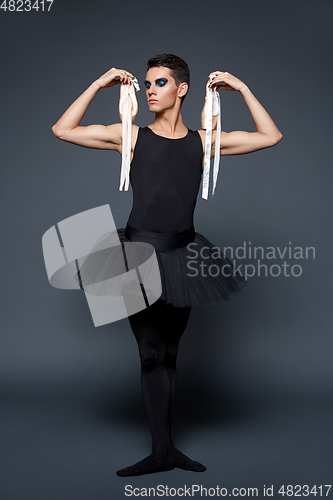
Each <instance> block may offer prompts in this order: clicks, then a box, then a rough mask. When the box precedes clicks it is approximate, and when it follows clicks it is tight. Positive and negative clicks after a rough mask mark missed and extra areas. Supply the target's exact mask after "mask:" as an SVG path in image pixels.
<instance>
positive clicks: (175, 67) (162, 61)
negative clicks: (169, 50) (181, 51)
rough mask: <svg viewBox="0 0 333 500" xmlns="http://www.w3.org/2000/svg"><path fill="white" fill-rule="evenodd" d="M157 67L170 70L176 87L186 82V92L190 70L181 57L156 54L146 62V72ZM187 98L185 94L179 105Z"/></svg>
mask: <svg viewBox="0 0 333 500" xmlns="http://www.w3.org/2000/svg"><path fill="white" fill-rule="evenodd" d="M157 66H164V67H166V68H169V69H170V70H171V76H172V78H174V80H175V83H176V85H177V87H178V85H180V84H181V83H183V82H186V83H187V85H188V90H189V88H190V69H189V67H188V65H187V64H186V62H185V61H184V59H182V58H181V57H178V56H175V55H174V54H158V55H157V56H155V57H152V58H151V59H149V61H148V62H147V71H148V70H149V69H150V68H156V67H157ZM186 96H187V92H186V94H185V95H183V96H182V101H181V104H183V101H184V99H185V97H186Z"/></svg>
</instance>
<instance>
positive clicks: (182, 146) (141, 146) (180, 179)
mask: <svg viewBox="0 0 333 500" xmlns="http://www.w3.org/2000/svg"><path fill="white" fill-rule="evenodd" d="M202 157H203V147H202V142H201V138H200V135H199V133H198V132H197V131H193V130H188V133H187V135H186V136H185V137H182V138H180V139H169V138H166V137H162V136H159V135H157V134H155V133H154V132H153V131H152V130H151V129H150V128H149V127H145V128H141V127H139V131H138V137H137V142H136V145H135V149H134V154H133V159H132V162H131V170H130V182H131V186H132V189H133V207H132V211H131V213H130V215H129V219H128V224H129V225H130V226H132V227H134V228H136V229H142V230H146V231H156V232H177V231H184V230H186V229H189V228H190V227H191V226H192V225H193V214H194V209H195V205H196V200H197V195H198V191H199V187H200V182H201V177H202Z"/></svg>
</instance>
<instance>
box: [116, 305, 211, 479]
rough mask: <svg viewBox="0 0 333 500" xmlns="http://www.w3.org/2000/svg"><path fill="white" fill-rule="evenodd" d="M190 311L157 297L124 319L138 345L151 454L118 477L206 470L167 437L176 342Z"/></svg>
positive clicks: (169, 424)
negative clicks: (150, 439)
mask: <svg viewBox="0 0 333 500" xmlns="http://www.w3.org/2000/svg"><path fill="white" fill-rule="evenodd" d="M190 312H191V308H190V307H186V308H178V307H174V306H172V305H171V304H168V305H167V306H166V305H165V304H164V303H163V302H162V301H161V300H157V301H156V302H155V303H154V304H152V305H151V306H149V307H148V308H147V309H144V310H142V311H140V312H139V313H136V314H133V315H132V316H129V318H128V319H129V322H130V325H131V328H132V331H133V333H134V335H135V338H136V340H137V343H138V347H139V353H140V359H141V384H142V393H143V399H144V403H145V407H146V411H147V415H148V420H149V426H150V431H151V436H152V453H151V455H149V456H148V457H146V458H145V459H144V460H141V461H140V462H138V463H136V464H134V465H132V466H130V467H126V468H125V469H122V470H119V471H118V472H117V474H118V476H138V475H142V474H151V473H153V472H161V471H166V470H172V469H174V468H175V467H178V468H180V469H185V470H192V471H196V472H202V471H204V470H206V468H205V466H203V465H202V464H200V463H199V462H195V461H193V460H191V459H189V458H188V457H186V455H184V454H183V453H181V452H180V451H179V450H177V449H176V448H175V447H174V446H173V443H172V439H171V411H172V406H173V401H174V396H175V388H176V359H177V353H178V344H179V340H180V338H181V336H182V334H183V333H184V331H185V328H186V325H187V322H188V318H189V315H190Z"/></svg>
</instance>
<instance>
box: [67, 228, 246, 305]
mask: <svg viewBox="0 0 333 500" xmlns="http://www.w3.org/2000/svg"><path fill="white" fill-rule="evenodd" d="M124 233H125V229H124V228H120V229H117V231H116V233H114V234H113V235H111V233H110V234H106V235H104V236H103V237H102V238H100V240H99V241H98V242H97V243H96V245H95V246H94V248H93V249H92V250H91V252H90V254H89V255H88V256H86V258H85V259H82V262H81V263H79V269H80V273H77V274H76V275H75V279H76V281H77V282H78V283H80V284H81V287H82V288H84V290H85V291H86V292H87V293H90V294H93V295H121V294H123V293H124V290H125V291H126V288H128V289H130V290H131V293H138V294H140V293H142V289H141V288H140V287H139V286H135V280H136V275H135V273H134V274H133V273H129V272H126V271H128V268H129V269H134V267H135V266H140V265H141V268H140V270H141V272H143V273H145V275H146V279H143V281H142V282H143V283H145V288H146V283H148V286H147V290H146V292H147V296H148V293H149V292H151V290H153V291H156V289H157V288H158V284H157V281H159V280H160V283H161V285H162V295H161V296H160V299H161V300H163V301H164V302H165V303H166V304H173V305H174V306H176V307H199V306H209V305H216V304H218V303H220V302H221V301H222V302H223V301H227V300H230V299H231V298H233V297H235V296H236V295H237V294H238V293H239V292H240V291H241V290H242V289H243V288H244V286H245V285H246V284H247V280H246V279H245V278H244V277H243V276H242V275H241V273H240V272H239V271H238V270H237V269H236V268H235V267H234V265H233V264H232V262H231V261H230V260H229V259H228V257H226V256H225V255H224V254H223V252H222V251H221V249H220V248H219V247H217V246H216V245H214V244H213V243H211V242H210V241H209V240H208V239H207V238H205V237H204V236H203V235H202V234H200V233H198V232H195V239H194V241H193V242H192V243H190V244H188V245H186V246H184V247H182V248H177V249H176V250H167V251H159V250H155V253H156V258H157V263H158V266H157V268H156V265H155V267H154V264H156V259H155V258H154V255H152V253H153V252H152V251H151V246H150V245H147V244H144V243H138V242H135V244H134V242H131V241H130V240H129V239H127V238H126V237H125V234H124ZM114 237H116V239H117V240H118V241H120V243H121V245H119V244H118V245H117V246H114V243H112V241H111V240H112V238H113V239H114ZM110 242H111V243H110ZM112 245H113V246H112ZM124 248H125V250H126V258H127V262H125V261H124V257H123V249H124ZM138 249H139V250H138ZM143 264H144V265H143ZM79 274H80V276H79ZM143 278H145V277H144V276H143ZM156 287H157V288H156Z"/></svg>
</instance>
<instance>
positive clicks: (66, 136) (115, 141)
mask: <svg viewBox="0 0 333 500" xmlns="http://www.w3.org/2000/svg"><path fill="white" fill-rule="evenodd" d="M52 131H53V133H54V135H55V136H56V137H58V138H59V139H62V140H63V141H66V142H71V143H72V144H77V145H78V146H83V147H86V148H94V149H111V150H118V151H119V148H120V147H121V144H122V124H121V123H115V124H113V125H106V126H105V125H88V126H87V127H81V126H78V127H75V128H73V129H69V130H59V131H58V130H57V129H56V128H55V127H53V128H52Z"/></svg>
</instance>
